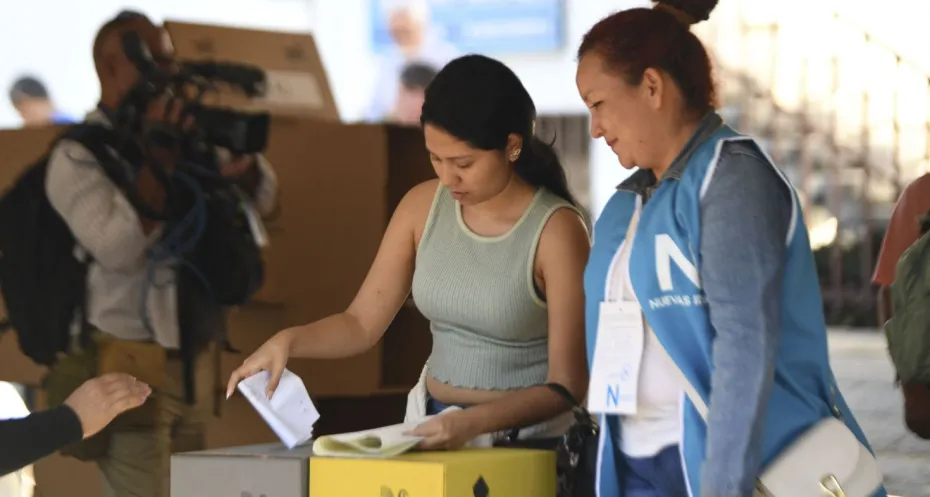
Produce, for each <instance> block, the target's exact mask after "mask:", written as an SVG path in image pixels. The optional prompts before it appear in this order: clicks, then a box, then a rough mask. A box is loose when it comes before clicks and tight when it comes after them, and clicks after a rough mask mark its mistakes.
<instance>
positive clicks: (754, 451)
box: [700, 143, 793, 497]
mask: <svg viewBox="0 0 930 497" xmlns="http://www.w3.org/2000/svg"><path fill="white" fill-rule="evenodd" d="M711 174H713V176H712V177H711V180H710V184H709V186H708V188H707V191H706V192H705V193H704V196H703V197H702V199H701V247H700V252H701V282H702V285H703V287H704V291H705V293H706V296H707V302H708V306H709V312H710V322H711V325H712V326H713V328H714V331H715V338H714V342H713V349H712V354H713V373H712V375H711V394H710V402H709V406H708V411H709V413H708V419H707V432H708V433H707V452H706V458H705V460H704V465H703V468H702V475H701V487H702V489H701V494H700V495H713V496H715V497H749V496H750V495H752V490H753V487H754V486H755V479H756V477H757V476H758V472H759V469H760V467H761V459H762V448H761V445H762V428H763V422H764V416H765V408H766V402H767V400H768V397H769V393H770V391H771V386H772V382H773V378H774V370H775V353H776V350H777V348H778V340H779V334H780V331H781V323H780V305H781V302H780V300H781V298H780V297H781V295H780V294H781V278H782V270H783V268H784V263H785V254H786V250H787V248H786V245H787V237H788V231H789V229H790V225H791V217H792V209H793V200H792V194H791V192H790V190H789V187H788V185H787V184H786V183H785V181H784V180H782V179H781V177H780V176H779V174H778V172H776V171H775V169H774V168H773V167H772V166H771V165H770V164H769V163H768V162H767V161H766V160H764V159H763V158H762V157H761V155H760V154H759V152H758V151H757V150H755V147H753V146H751V145H749V144H746V143H729V144H727V145H726V146H725V148H724V151H723V153H722V154H721V158H720V161H719V162H718V164H717V167H716V169H715V170H714V171H713V172H712V173H711Z"/></svg>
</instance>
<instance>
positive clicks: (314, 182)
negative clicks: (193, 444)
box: [0, 22, 433, 497]
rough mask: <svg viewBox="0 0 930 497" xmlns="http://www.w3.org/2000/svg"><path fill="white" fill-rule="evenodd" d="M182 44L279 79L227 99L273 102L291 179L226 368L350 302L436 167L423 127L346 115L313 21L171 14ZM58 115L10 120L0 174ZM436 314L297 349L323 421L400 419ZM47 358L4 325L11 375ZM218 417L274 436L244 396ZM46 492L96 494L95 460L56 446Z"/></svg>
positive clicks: (2, 369)
mask: <svg viewBox="0 0 930 497" xmlns="http://www.w3.org/2000/svg"><path fill="white" fill-rule="evenodd" d="M166 28H167V29H168V31H169V32H170V34H171V38H172V41H173V43H174V46H175V50H176V52H177V55H178V57H179V58H181V59H186V60H201V61H202V60H221V61H232V62H242V63H249V64H254V65H258V66H260V67H262V68H263V69H265V70H266V71H268V72H269V74H270V77H271V78H272V80H273V82H274V88H273V89H272V90H273V91H270V92H269V97H267V98H263V99H261V100H255V101H246V100H244V99H242V98H238V97H236V96H234V95H232V94H228V95H227V94H224V95H223V97H222V100H223V102H224V103H225V104H229V105H234V106H241V107H257V108H263V109H266V110H269V111H270V112H271V113H272V116H273V118H272V128H271V136H270V145H269V148H268V151H267V157H268V159H269V160H270V161H271V163H272V164H273V165H274V167H275V170H276V172H277V174H278V177H279V182H280V185H281V192H280V195H281V207H282V208H281V211H280V215H279V216H278V217H277V218H275V219H273V220H271V221H269V222H268V223H267V226H266V227H267V230H268V233H269V238H270V242H271V243H270V246H269V247H268V249H267V251H266V253H265V260H266V282H265V285H264V286H263V288H262V289H261V291H260V292H259V294H258V296H257V298H256V299H255V302H254V303H253V304H251V305H248V306H245V307H242V308H240V309H237V310H236V311H234V312H233V313H232V315H231V317H230V333H231V341H232V343H233V345H234V346H236V347H237V348H239V349H240V350H242V351H243V354H242V355H232V354H225V355H224V357H223V359H222V362H221V364H220V368H219V369H220V370H221V371H220V375H219V376H220V379H221V380H222V382H225V380H226V379H227V378H228V377H229V374H230V373H231V371H232V370H233V369H234V368H235V367H236V366H238V365H239V364H240V363H241V362H242V360H244V359H245V357H246V356H247V354H248V353H250V352H252V351H254V350H255V349H256V348H257V347H258V346H259V345H261V344H262V343H263V342H264V341H265V340H267V339H268V338H269V337H271V336H272V335H273V334H274V333H275V332H276V331H278V330H281V329H283V328H286V327H289V326H293V325H297V324H301V323H307V322H310V321H313V320H315V319H318V318H321V317H324V316H327V315H329V314H332V313H335V312H339V311H342V310H344V309H345V308H346V306H347V305H348V304H349V302H350V301H351V300H352V298H353V297H354V295H355V292H356V290H357V289H358V287H359V285H360V284H361V282H362V280H363V279H364V277H365V275H366V273H367V271H368V268H369V265H370V264H371V261H372V260H373V259H374V256H375V253H376V252H377V249H378V246H379V244H380V241H381V236H382V234H383V232H384V229H385V227H386V223H387V220H388V219H389V217H390V214H391V212H392V211H393V209H394V207H395V206H396V204H397V202H398V201H399V199H400V198H401V197H402V195H403V194H404V193H405V192H406V191H407V190H408V189H409V188H410V187H412V186H413V185H415V184H417V183H418V182H420V181H423V180H426V179H429V178H430V177H432V176H433V172H432V168H431V167H430V164H429V160H428V157H427V155H426V153H425V150H424V148H423V144H422V134H421V133H420V132H419V131H418V130H416V129H401V128H393V127H386V126H376V125H344V124H341V123H340V122H339V118H338V113H337V112H336V107H335V103H334V101H333V98H332V92H331V91H330V87H329V84H328V82H327V78H326V74H325V71H324V70H323V67H322V63H321V61H320V57H319V54H318V52H317V50H316V46H315V44H314V41H313V38H312V37H311V36H309V35H304V34H290V33H274V32H263V31H253V30H240V29H233V28H227V27H219V26H204V25H195V24H188V23H177V22H168V23H166ZM58 132H60V130H59V129H56V128H47V129H31V130H4V131H0V151H2V152H3V153H2V155H0V186H6V185H8V184H9V183H10V182H11V181H12V180H13V179H14V178H15V176H16V175H17V174H18V173H19V171H21V170H22V169H23V168H24V167H25V166H26V165H28V164H30V163H31V162H33V161H34V160H35V159H37V158H38V157H40V156H41V155H42V154H43V153H44V152H45V151H46V150H47V148H48V144H49V143H50V142H51V141H52V140H53V138H54V136H55V135H56V134H57V133H58ZM429 347H430V338H429V331H428V328H427V324H426V322H425V320H424V319H423V318H422V317H421V316H420V315H419V313H418V312H417V311H416V309H415V308H412V307H405V308H404V309H403V310H402V311H401V312H400V313H399V314H398V317H397V319H396V320H395V322H394V324H393V325H392V326H391V328H390V330H389V331H388V333H387V334H386V335H385V337H384V339H383V340H382V341H381V342H380V343H379V344H378V345H377V346H376V347H375V348H373V349H372V350H370V351H368V352H366V353H364V354H361V355H359V356H357V357H352V358H348V359H344V360H329V361H316V360H293V361H291V362H290V363H289V364H288V367H289V368H290V369H291V370H293V371H294V372H295V373H297V374H299V375H300V376H301V377H302V378H303V380H304V382H305V383H306V385H307V389H308V390H309V392H310V394H311V395H312V396H313V397H314V399H315V401H316V402H317V404H318V407H319V408H320V411H321V413H322V415H323V420H321V422H320V425H318V430H317V431H318V433H327V432H339V431H346V430H353V429H361V428H365V427H372V426H379V425H384V424H389V423H392V422H398V421H400V419H399V418H401V417H402V416H403V401H404V397H405V395H406V391H407V390H408V389H409V388H410V387H412V386H413V383H414V382H415V380H416V377H417V374H418V373H419V370H420V369H421V368H422V366H423V363H424V361H425V359H426V356H427V355H428V353H429ZM43 374H44V371H43V369H42V368H39V367H36V366H35V365H34V364H32V363H31V362H30V361H29V360H28V359H26V358H25V357H23V356H22V355H21V354H20V353H19V350H18V346H17V344H16V338H15V335H14V334H13V333H7V334H5V335H4V336H2V339H0V380H7V381H19V382H23V383H26V384H29V385H32V386H39V385H40V380H41V377H42V375H43ZM222 407H223V414H222V416H221V417H220V418H212V419H211V421H210V423H209V425H208V433H207V436H208V444H209V446H210V447H228V446H238V445H246V444H254V443H264V442H273V441H275V437H274V434H273V433H272V432H271V431H270V430H269V429H268V428H267V426H265V425H264V423H263V421H262V420H261V419H260V418H259V417H258V415H257V414H256V413H255V412H254V411H253V410H252V409H251V407H250V406H249V405H248V404H247V403H246V401H245V400H243V399H242V398H241V397H239V396H234V397H233V398H232V399H230V400H229V401H226V402H223V406H222ZM37 480H38V489H39V491H40V492H41V495H43V496H45V497H57V496H66V495H72V494H71V493H70V490H72V489H73V488H75V487H74V485H75V484H76V482H80V483H82V484H86V485H87V487H86V488H87V489H88V490H87V492H86V493H82V495H88V496H92V495H96V494H97V493H96V492H97V491H96V488H98V483H97V482H98V480H99V476H98V474H97V473H96V471H95V468H94V467H93V466H91V465H88V464H81V463H77V462H76V461H73V460H67V461H65V460H63V459H62V458H60V457H58V456H53V457H51V458H48V459H46V460H45V461H43V462H41V463H40V464H39V465H38V467H37Z"/></svg>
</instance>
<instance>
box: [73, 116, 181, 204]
mask: <svg viewBox="0 0 930 497" xmlns="http://www.w3.org/2000/svg"><path fill="white" fill-rule="evenodd" d="M62 138H66V139H69V140H74V141H76V142H78V143H80V144H81V145H83V146H84V148H86V149H87V150H88V151H90V153H91V154H93V156H94V158H96V159H97V162H98V163H99V164H100V167H101V168H103V171H104V173H106V175H107V177H108V178H110V181H112V182H113V183H115V184H116V186H118V187H119V189H120V190H122V192H123V194H124V195H125V196H126V199H127V200H129V203H130V204H131V205H132V206H133V208H134V209H136V211H137V212H138V213H139V214H141V215H143V216H145V217H148V218H150V219H155V220H159V221H163V220H165V219H167V216H166V215H165V214H164V213H159V212H157V211H156V210H155V209H154V208H153V207H152V206H150V205H149V204H148V203H147V202H146V201H145V200H143V199H142V197H141V195H139V191H138V189H137V188H136V185H134V184H133V183H132V182H131V181H130V180H129V174H128V172H127V171H126V170H125V169H124V165H123V158H121V155H117V153H119V154H123V155H125V156H126V157H124V159H125V160H128V161H130V162H131V163H133V162H135V163H138V162H140V161H142V160H143V154H142V152H141V151H139V150H138V147H137V146H136V145H135V144H133V143H131V142H129V141H126V140H121V139H120V137H119V135H117V134H116V133H115V132H114V131H113V130H111V129H109V128H106V127H104V126H102V125H99V124H88V123H82V124H78V125H75V126H73V127H72V128H71V129H69V130H68V131H66V132H65V133H64V135H63V136H62Z"/></svg>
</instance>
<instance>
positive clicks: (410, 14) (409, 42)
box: [388, 6, 423, 51]
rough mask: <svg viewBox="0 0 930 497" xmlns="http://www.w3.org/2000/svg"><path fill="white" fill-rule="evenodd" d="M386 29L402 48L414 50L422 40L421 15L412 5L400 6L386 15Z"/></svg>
mask: <svg viewBox="0 0 930 497" xmlns="http://www.w3.org/2000/svg"><path fill="white" fill-rule="evenodd" d="M388 30H389V31H390V33H391V38H393V39H394V42H395V43H397V46H399V47H400V48H401V49H402V50H404V51H411V50H416V49H418V48H419V47H420V43H422V41H423V17H422V15H421V14H419V13H418V12H417V9H416V8H414V7H410V6H405V7H400V8H398V9H396V10H394V11H393V12H391V14H390V15H389V16H388Z"/></svg>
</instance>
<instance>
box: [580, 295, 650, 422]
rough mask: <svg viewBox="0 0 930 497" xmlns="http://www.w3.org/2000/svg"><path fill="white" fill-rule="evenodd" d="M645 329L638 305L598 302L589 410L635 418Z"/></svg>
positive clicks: (589, 387)
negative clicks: (633, 416)
mask: <svg viewBox="0 0 930 497" xmlns="http://www.w3.org/2000/svg"><path fill="white" fill-rule="evenodd" d="M645 331H646V328H645V326H644V324H643V315H642V310H641V309H640V307H639V304H638V303H637V302H635V301H634V302H601V308H600V318H599V319H598V324H597V345H596V347H595V349H594V360H593V361H592V362H593V364H592V367H591V380H590V383H589V385H588V410H589V411H591V412H596V413H603V414H623V415H631V414H636V403H637V402H636V401H637V395H638V387H639V372H640V365H641V363H642V359H643V345H644V341H645Z"/></svg>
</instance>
